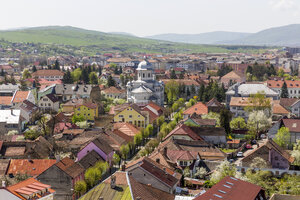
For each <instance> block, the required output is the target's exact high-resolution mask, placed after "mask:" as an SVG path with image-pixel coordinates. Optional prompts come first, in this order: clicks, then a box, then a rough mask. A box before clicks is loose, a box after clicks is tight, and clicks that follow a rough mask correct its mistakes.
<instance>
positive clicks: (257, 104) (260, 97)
mask: <svg viewBox="0 0 300 200" xmlns="http://www.w3.org/2000/svg"><path fill="white" fill-rule="evenodd" d="M245 110H246V111H247V112H248V113H251V112H253V111H259V110H261V111H264V112H265V114H266V115H267V117H270V116H271V99H270V98H266V94H265V93H264V92H258V93H256V94H251V95H250V97H249V99H248V106H246V107H245Z"/></svg>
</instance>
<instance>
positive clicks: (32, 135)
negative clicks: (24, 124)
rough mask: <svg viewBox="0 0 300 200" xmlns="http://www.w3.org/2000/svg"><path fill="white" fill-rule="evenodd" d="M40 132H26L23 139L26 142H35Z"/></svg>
mask: <svg viewBox="0 0 300 200" xmlns="http://www.w3.org/2000/svg"><path fill="white" fill-rule="evenodd" d="M40 134H41V133H40V132H38V131H37V130H33V129H31V130H28V131H26V132H25V133H24V137H25V139H27V140H35V139H36V138H38V137H39V136H40Z"/></svg>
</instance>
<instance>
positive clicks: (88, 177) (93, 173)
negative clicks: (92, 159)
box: [84, 167, 102, 188]
mask: <svg viewBox="0 0 300 200" xmlns="http://www.w3.org/2000/svg"><path fill="white" fill-rule="evenodd" d="M101 174H102V172H101V171H100V170H99V169H97V168H94V167H90V168H88V169H87V170H86V171H85V173H84V178H85V181H86V183H87V184H88V186H89V187H90V188H92V187H93V186H94V185H95V184H96V183H97V182H98V181H99V180H100V179H101Z"/></svg>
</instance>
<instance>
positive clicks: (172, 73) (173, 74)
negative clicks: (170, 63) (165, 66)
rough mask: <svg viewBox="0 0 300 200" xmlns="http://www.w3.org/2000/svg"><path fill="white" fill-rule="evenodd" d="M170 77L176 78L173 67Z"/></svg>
mask: <svg viewBox="0 0 300 200" xmlns="http://www.w3.org/2000/svg"><path fill="white" fill-rule="evenodd" d="M170 79H177V76H176V73H175V70H174V69H172V70H171V75H170Z"/></svg>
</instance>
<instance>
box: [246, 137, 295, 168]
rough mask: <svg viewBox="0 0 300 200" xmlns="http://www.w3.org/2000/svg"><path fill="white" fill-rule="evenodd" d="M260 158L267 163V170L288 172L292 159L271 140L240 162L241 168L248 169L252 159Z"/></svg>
mask: <svg viewBox="0 0 300 200" xmlns="http://www.w3.org/2000/svg"><path fill="white" fill-rule="evenodd" d="M257 157H260V158H262V159H264V160H265V161H266V162H267V165H268V166H267V167H268V168H276V169H284V170H288V169H289V168H290V165H291V163H292V162H293V161H294V158H293V157H292V156H291V155H290V154H289V153H288V152H287V151H285V150H284V149H283V148H282V147H280V146H279V145H278V144H276V143H275V142H274V141H273V140H272V139H269V140H267V141H266V142H265V143H264V144H262V145H260V146H259V147H258V148H257V149H255V150H253V151H252V152H251V153H250V154H248V155H247V156H246V157H244V158H243V159H242V160H241V164H242V166H243V167H250V166H251V163H252V162H253V159H254V158H257Z"/></svg>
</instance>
